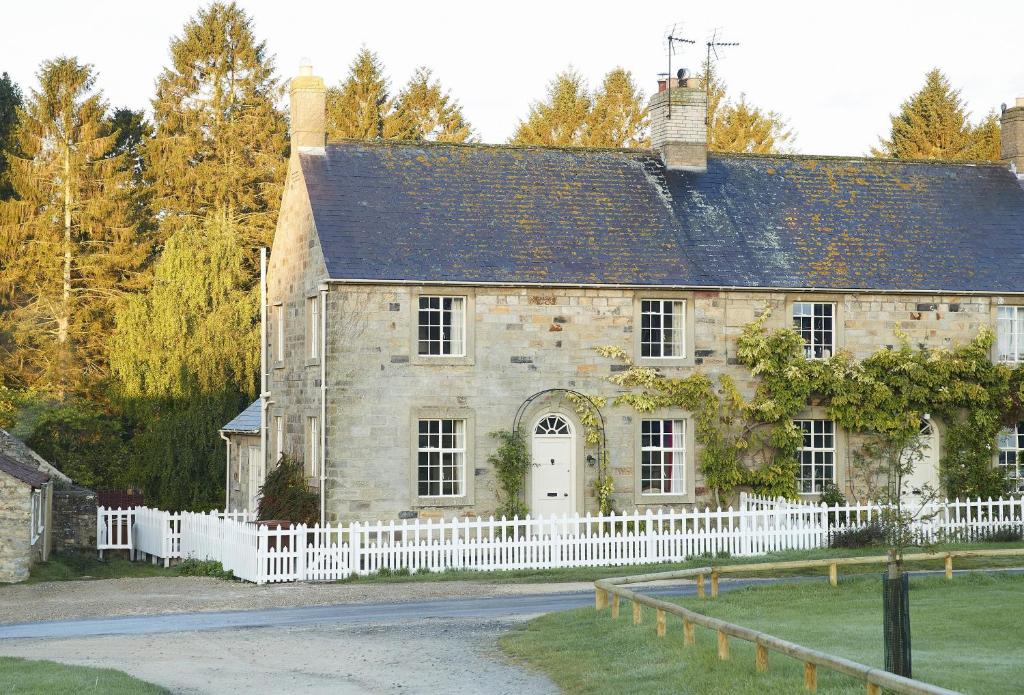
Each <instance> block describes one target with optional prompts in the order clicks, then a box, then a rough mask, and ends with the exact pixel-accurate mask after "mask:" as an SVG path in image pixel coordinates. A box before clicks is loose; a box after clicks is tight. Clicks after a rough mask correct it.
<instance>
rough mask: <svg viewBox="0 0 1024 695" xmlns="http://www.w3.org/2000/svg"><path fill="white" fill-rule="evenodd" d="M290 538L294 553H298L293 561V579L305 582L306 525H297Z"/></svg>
mask: <svg viewBox="0 0 1024 695" xmlns="http://www.w3.org/2000/svg"><path fill="white" fill-rule="evenodd" d="M292 538H293V543H294V545H295V552H297V553H298V557H297V558H296V559H295V575H296V577H295V578H296V579H297V580H298V581H300V582H303V581H306V538H307V536H306V525H305V524H299V526H298V528H297V529H296V530H295V535H293V536H292Z"/></svg>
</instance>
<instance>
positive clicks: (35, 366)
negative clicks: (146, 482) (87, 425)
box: [0, 57, 150, 399]
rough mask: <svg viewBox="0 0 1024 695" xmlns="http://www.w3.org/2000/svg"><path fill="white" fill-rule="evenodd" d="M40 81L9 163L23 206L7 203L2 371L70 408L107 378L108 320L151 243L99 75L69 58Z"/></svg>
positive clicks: (21, 114) (0, 242)
mask: <svg viewBox="0 0 1024 695" xmlns="http://www.w3.org/2000/svg"><path fill="white" fill-rule="evenodd" d="M38 76H39V88H38V89H37V90H32V91H31V92H30V94H29V98H28V102H27V103H26V105H25V107H24V108H21V109H19V111H18V126H17V130H16V135H17V142H16V146H15V149H16V151H17V152H18V154H17V155H12V156H10V157H9V159H8V162H9V164H10V167H11V169H10V176H11V182H12V184H13V187H14V191H15V198H14V199H12V200H8V201H6V202H4V203H0V302H3V303H4V304H5V305H6V310H5V311H4V312H2V313H0V334H6V336H7V338H8V339H7V341H6V342H5V344H4V346H3V350H2V351H0V364H2V366H3V370H4V375H5V378H6V379H7V380H8V382H9V383H13V384H15V385H17V386H19V387H32V388H35V389H37V390H39V391H42V392H48V393H50V394H52V395H54V396H56V397H57V398H59V399H63V398H64V397H65V396H67V395H71V394H76V393H78V394H81V393H89V392H90V390H91V387H93V386H94V385H95V384H96V383H97V382H98V381H99V380H100V379H102V378H103V376H104V374H105V372H106V369H105V367H106V360H105V349H106V344H105V343H106V339H107V335H108V334H109V330H110V325H111V320H110V315H111V311H112V309H113V307H114V306H115V305H116V303H117V301H118V299H119V298H120V296H121V295H122V294H123V293H124V292H125V291H126V290H129V289H131V288H133V287H135V286H136V285H137V283H138V275H139V271H140V268H141V266H142V264H143V262H144V261H145V259H146V258H147V256H148V254H149V249H150V245H149V243H148V239H147V238H145V236H143V235H141V234H140V231H139V230H140V228H141V226H142V222H141V220H140V219H138V206H137V204H136V201H135V200H134V197H133V196H134V193H135V188H134V186H133V185H132V181H131V173H130V171H129V167H127V166H126V165H125V161H124V160H125V157H124V155H123V154H118V153H117V151H116V145H117V139H118V132H117V131H114V130H112V128H111V122H110V120H109V119H108V117H107V104H106V102H105V101H104V99H103V95H102V93H101V92H100V91H98V90H96V89H95V84H94V83H95V73H94V72H93V69H92V66H90V65H86V64H82V63H79V62H78V60H77V59H75V58H66V57H62V58H57V59H55V60H50V61H46V62H44V63H43V64H42V67H41V69H40V71H39V74H38Z"/></svg>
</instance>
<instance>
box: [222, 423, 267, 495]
mask: <svg viewBox="0 0 1024 695" xmlns="http://www.w3.org/2000/svg"><path fill="white" fill-rule="evenodd" d="M228 436H229V437H230V439H231V456H230V463H229V464H228V480H229V482H228V491H229V496H228V509H230V510H243V509H249V508H250V507H251V506H252V505H251V504H250V501H251V499H252V494H253V492H254V491H253V490H251V489H250V480H249V449H250V448H251V447H255V448H256V449H257V451H258V450H259V447H260V436H259V435H258V434H256V435H249V434H230V435H228Z"/></svg>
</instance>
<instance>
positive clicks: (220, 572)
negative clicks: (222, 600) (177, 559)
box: [178, 558, 235, 579]
mask: <svg viewBox="0 0 1024 695" xmlns="http://www.w3.org/2000/svg"><path fill="white" fill-rule="evenodd" d="M178 574H180V575H183V576H185V577H214V578H216V579H234V578H235V573H234V572H232V571H231V570H225V569H224V566H223V565H221V564H220V563H219V562H217V561H216V560H195V559H192V558H189V559H187V560H185V561H184V562H182V563H181V564H180V565H178Z"/></svg>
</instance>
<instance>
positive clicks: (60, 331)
mask: <svg viewBox="0 0 1024 695" xmlns="http://www.w3.org/2000/svg"><path fill="white" fill-rule="evenodd" d="M72 195H73V194H72V187H71V147H70V145H67V144H65V147H64V244H63V246H64V269H63V273H62V278H61V279H62V288H61V302H60V315H59V316H57V351H58V361H57V364H58V365H59V367H58V369H59V370H60V372H59V374H58V378H57V396H58V398H60V400H64V397H65V396H66V395H67V378H68V375H69V374H70V373H71V372H70V369H71V335H70V333H71V260H72V246H71V244H72V238H71V236H72V235H71V223H72V217H71V209H72V206H73V204H74V201H73V200H72Z"/></svg>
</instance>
